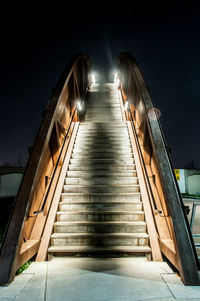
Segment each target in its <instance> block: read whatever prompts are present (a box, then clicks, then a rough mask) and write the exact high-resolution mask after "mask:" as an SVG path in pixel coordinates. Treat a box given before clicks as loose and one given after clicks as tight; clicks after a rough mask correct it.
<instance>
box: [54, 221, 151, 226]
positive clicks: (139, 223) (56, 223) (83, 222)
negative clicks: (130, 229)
mask: <svg viewBox="0 0 200 301" xmlns="http://www.w3.org/2000/svg"><path fill="white" fill-rule="evenodd" d="M96 224H99V225H105V224H107V225H115V224H116V225H119V224H120V225H141V226H143V225H146V222H145V221H131V222H129V221H103V222H102V221H101V222H98V221H96V222H90V221H64V222H61V221H59V222H55V223H54V225H96Z"/></svg>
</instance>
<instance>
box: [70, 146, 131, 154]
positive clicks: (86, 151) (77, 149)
mask: <svg viewBox="0 0 200 301" xmlns="http://www.w3.org/2000/svg"><path fill="white" fill-rule="evenodd" d="M72 153H73V154H83V153H84V154H88V155H90V154H95V155H98V154H101V155H102V154H104V153H106V154H109V153H112V154H113V155H115V156H118V155H125V154H133V151H132V149H131V148H129V147H127V148H126V147H124V148H122V147H121V148H120V149H116V148H114V147H113V148H109V149H108V148H106V147H103V146H99V147H96V148H94V147H93V146H91V147H89V146H87V147H85V148H84V147H82V146H81V147H78V146H76V147H74V149H73V152H72Z"/></svg>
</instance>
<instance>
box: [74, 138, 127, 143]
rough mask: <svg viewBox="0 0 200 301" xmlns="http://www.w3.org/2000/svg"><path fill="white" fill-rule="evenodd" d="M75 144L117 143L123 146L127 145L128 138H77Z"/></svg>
mask: <svg viewBox="0 0 200 301" xmlns="http://www.w3.org/2000/svg"><path fill="white" fill-rule="evenodd" d="M75 142H77V143H82V142H87V143H102V144H104V143H105V144H106V143H110V144H111V143H112V142H117V143H119V144H120V143H121V144H123V143H124V142H125V143H127V144H128V142H130V141H129V138H128V137H97V136H94V137H91V136H90V137H84V138H83V137H77V138H76V140H75Z"/></svg>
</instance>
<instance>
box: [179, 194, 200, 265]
mask: <svg viewBox="0 0 200 301" xmlns="http://www.w3.org/2000/svg"><path fill="white" fill-rule="evenodd" d="M183 202H184V205H185V208H186V210H187V216H188V221H189V225H190V230H191V233H192V237H193V239H194V245H195V248H196V251H197V256H198V259H199V260H200V199H198V198H195V199H193V198H186V199H184V198H183ZM197 208H198V209H197Z"/></svg>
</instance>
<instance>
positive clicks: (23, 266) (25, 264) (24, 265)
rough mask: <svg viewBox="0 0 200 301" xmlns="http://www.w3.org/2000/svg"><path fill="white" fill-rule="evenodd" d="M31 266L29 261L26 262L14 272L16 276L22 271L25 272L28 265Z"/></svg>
mask: <svg viewBox="0 0 200 301" xmlns="http://www.w3.org/2000/svg"><path fill="white" fill-rule="evenodd" d="M30 264H31V261H30V260H29V261H27V262H26V263H24V264H22V266H21V267H20V268H19V269H18V270H17V271H16V275H19V274H21V273H22V272H23V271H25V270H26V269H27V268H28V267H29V265H30Z"/></svg>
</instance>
